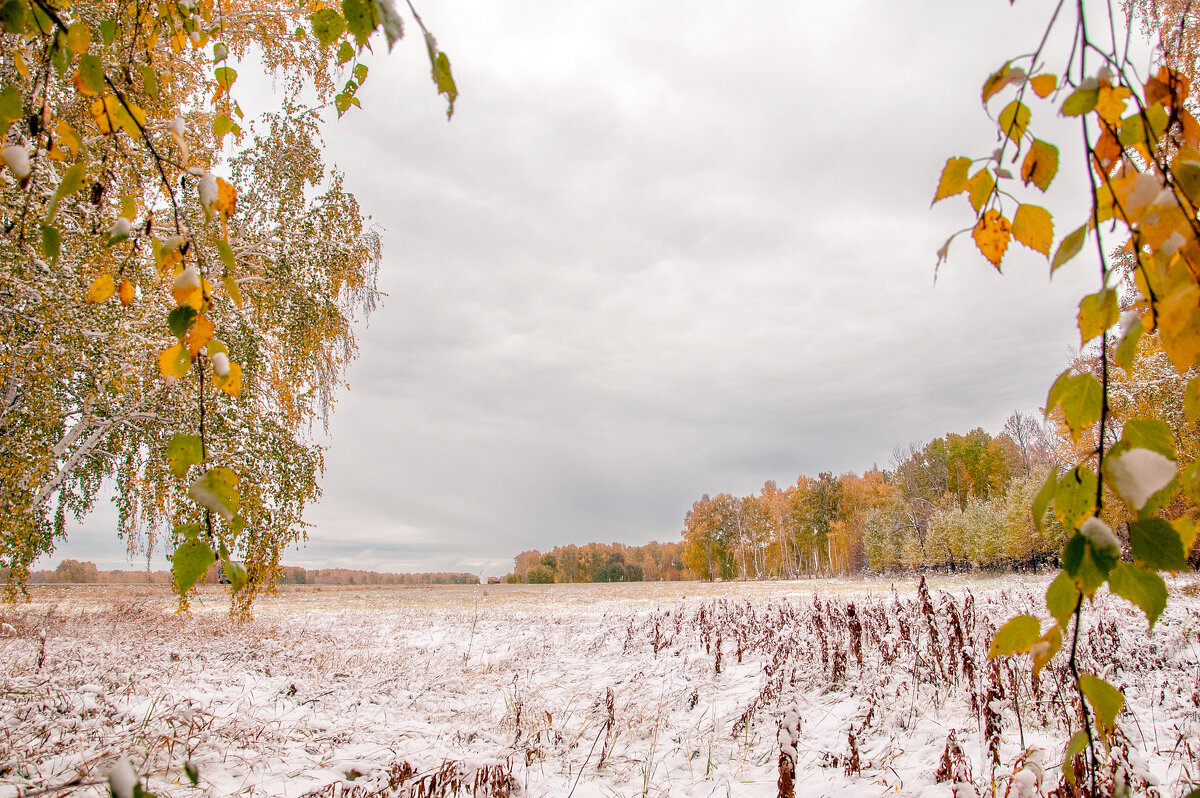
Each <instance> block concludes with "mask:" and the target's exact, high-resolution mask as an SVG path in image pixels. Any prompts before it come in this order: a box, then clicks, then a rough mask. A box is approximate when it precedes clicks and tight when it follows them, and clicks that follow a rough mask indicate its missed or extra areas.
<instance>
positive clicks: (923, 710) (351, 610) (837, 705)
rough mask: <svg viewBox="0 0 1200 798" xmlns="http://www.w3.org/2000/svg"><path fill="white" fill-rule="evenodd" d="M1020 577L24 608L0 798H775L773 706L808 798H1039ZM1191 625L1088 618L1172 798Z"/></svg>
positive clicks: (1053, 705)
mask: <svg viewBox="0 0 1200 798" xmlns="http://www.w3.org/2000/svg"><path fill="white" fill-rule="evenodd" d="M1022 580H1023V578H1022V577H1015V576H1014V577H1009V578H1006V579H1003V580H998V579H990V580H983V579H978V578H976V579H965V578H959V579H945V578H942V579H931V582H930V587H931V591H930V597H929V598H930V605H931V607H932V610H933V611H932V613H930V612H928V611H922V602H921V601H920V599H919V595H918V593H917V591H916V587H915V583H913V582H897V583H896V585H895V590H893V589H892V587H891V585H890V583H889V582H888V581H876V582H849V581H829V580H821V581H804V582H775V583H730V584H713V585H710V584H697V583H674V584H644V585H557V586H544V587H542V586H537V587H535V586H528V587H526V586H517V585H504V586H487V587H439V588H388V589H359V590H355V589H338V588H324V589H322V588H313V587H310V588H293V589H287V590H284V591H281V593H280V595H279V596H277V597H272V598H268V599H265V600H263V601H261V603H259V604H258V605H257V607H256V619H255V620H254V621H253V622H250V623H247V624H245V625H243V626H241V627H234V626H231V625H230V623H229V620H228V617H227V615H226V610H227V604H226V602H225V600H223V598H222V596H221V594H220V593H218V592H215V591H213V592H205V593H203V594H202V596H201V598H200V599H199V600H198V601H196V602H195V604H194V611H193V614H192V616H191V617H190V618H179V617H176V616H175V615H174V614H173V612H172V609H173V603H172V600H171V596H170V595H169V593H167V592H166V591H165V590H161V589H156V588H148V587H123V586H111V587H107V586H106V587H70V586H46V587H38V588H35V589H34V590H33V593H32V596H33V600H32V602H31V603H29V604H23V605H16V606H0V622H2V623H3V624H4V625H0V662H2V663H3V669H2V671H0V719H2V721H3V723H2V724H0V725H2V731H3V733H2V734H0V796H13V795H25V796H33V795H37V794H47V795H64V794H72V795H100V794H107V783H106V781H105V776H106V775H107V773H108V772H109V770H110V769H111V767H112V766H113V763H114V762H115V761H117V760H118V759H119V758H121V757H123V756H124V757H128V760H129V761H130V762H131V763H132V765H133V767H134V769H135V770H136V771H137V772H138V773H140V774H143V775H144V776H145V777H146V778H147V779H148V784H147V786H148V788H149V789H150V790H151V791H152V792H154V793H156V794H158V795H160V796H162V795H172V796H193V795H194V796H199V795H201V794H205V795H212V796H226V795H238V796H288V797H289V798H299V796H312V798H324V797H325V796H330V798H332V796H338V795H344V796H361V797H363V798H365V796H375V795H380V796H385V795H436V796H442V795H454V794H463V795H471V794H478V795H480V796H492V795H500V796H502V795H526V796H570V795H573V796H578V797H579V798H589V797H595V796H635V795H647V796H774V795H776V794H777V778H778V775H779V760H780V743H779V739H778V737H779V729H780V721H781V718H782V717H783V716H784V713H785V711H786V709H787V708H788V707H789V706H793V707H794V709H793V711H796V710H798V715H799V724H798V734H797V739H796V743H795V749H796V758H797V762H796V771H797V773H796V785H795V794H796V795H797V796H804V797H807V796H814V798H815V797H816V796H822V795H830V796H832V795H846V796H850V795H884V794H889V795H910V796H918V795H919V796H947V798H949V796H952V795H954V794H955V789H954V788H953V787H952V786H951V782H950V781H945V780H943V781H941V782H939V781H938V780H937V779H938V775H939V774H938V771H939V767H940V766H941V767H942V768H943V771H944V772H943V774H942V775H943V776H945V775H946V773H945V771H946V770H949V771H953V772H954V775H955V777H956V778H957V779H958V780H960V781H962V782H967V783H969V784H970V785H971V787H970V788H965V787H960V788H959V789H958V791H957V792H958V795H960V796H961V795H980V796H983V795H992V794H993V793H992V787H993V785H995V786H996V788H997V790H998V792H997V793H996V794H998V795H1001V796H1003V795H1005V791H1006V790H1007V789H1008V787H1009V782H1010V777H1011V775H1012V773H1013V771H1014V769H1015V768H1017V767H1019V766H1021V765H1022V764H1024V765H1027V769H1026V771H1025V772H1024V773H1023V774H1022V775H1021V776H1020V777H1019V778H1018V779H1017V780H1015V781H1014V789H1013V793H1012V794H1013V795H1016V794H1017V790H1016V784H1017V782H1019V783H1020V785H1024V786H1028V785H1032V784H1033V782H1034V781H1035V780H1036V778H1035V777H1036V776H1038V775H1039V773H1038V771H1039V767H1038V764H1037V763H1038V762H1039V761H1040V762H1041V763H1042V765H1043V766H1044V779H1043V784H1042V789H1043V790H1047V791H1048V790H1049V789H1051V788H1053V786H1054V785H1055V784H1056V783H1057V782H1058V779H1059V776H1060V770H1059V766H1058V763H1059V762H1060V760H1061V753H1062V748H1063V741H1065V740H1066V739H1067V737H1068V736H1069V734H1068V733H1067V732H1066V731H1065V729H1066V725H1065V722H1066V719H1067V717H1068V715H1069V714H1070V712H1071V710H1070V709H1069V708H1068V704H1067V702H1065V701H1064V698H1065V697H1066V696H1067V695H1068V694H1067V693H1065V692H1064V691H1065V690H1066V689H1067V687H1068V685H1067V684H1066V682H1065V681H1064V680H1065V671H1064V670H1063V669H1062V668H1061V667H1056V668H1051V669H1048V672H1047V673H1044V674H1043V676H1042V678H1041V680H1040V684H1039V685H1038V687H1037V689H1036V690H1035V689H1034V688H1033V687H1032V686H1031V682H1030V679H1029V674H1028V664H1027V663H1023V664H1021V665H1020V666H1019V669H1018V670H1011V669H1010V668H1009V667H1008V666H1004V667H1001V668H992V667H990V666H989V664H988V662H987V659H986V653H987V644H988V641H989V640H990V635H991V631H992V630H994V629H995V628H996V627H997V626H998V625H999V624H1000V623H1002V622H1003V621H1004V620H1005V619H1007V618H1008V617H1010V616H1011V615H1013V614H1016V613H1019V612H1027V611H1034V612H1035V614H1036V608H1037V607H1038V606H1039V604H1040V595H1041V592H1042V591H1043V590H1044V587H1045V582H1044V580H1041V579H1028V578H1024V581H1022ZM1018 585H1020V586H1018ZM851 606H853V611H851ZM1198 609H1200V581H1197V580H1196V579H1195V578H1194V577H1186V578H1185V577H1181V578H1180V579H1178V580H1176V582H1175V583H1174V584H1173V586H1172V595H1171V603H1170V607H1169V608H1168V610H1167V613H1166V614H1165V615H1164V617H1163V618H1162V619H1161V620H1160V621H1159V623H1158V626H1157V627H1156V628H1155V630H1154V633H1153V634H1152V635H1149V636H1147V634H1146V628H1145V621H1144V619H1143V618H1142V617H1141V616H1140V615H1139V614H1138V613H1137V612H1136V611H1134V610H1132V609H1130V608H1129V607H1128V606H1127V605H1125V604H1124V603H1123V602H1119V601H1115V600H1112V599H1108V598H1104V599H1101V600H1099V601H1098V602H1097V603H1096V605H1095V607H1094V608H1092V609H1090V610H1089V611H1088V617H1089V618H1090V619H1091V622H1092V624H1093V625H1092V628H1091V630H1090V631H1089V632H1088V633H1087V634H1085V635H1084V637H1083V638H1082V639H1081V641H1080V650H1081V652H1082V656H1083V662H1084V666H1085V667H1087V668H1089V669H1093V668H1096V667H1097V666H1096V665H1095V664H1094V663H1095V661H1096V657H1099V658H1100V660H1101V661H1102V662H1104V663H1117V665H1115V666H1112V665H1110V666H1107V668H1106V669H1103V675H1104V676H1106V677H1107V678H1108V679H1109V680H1110V681H1112V682H1113V683H1114V684H1116V685H1118V686H1120V687H1121V688H1122V689H1123V690H1124V692H1125V696H1126V706H1127V709H1126V711H1125V712H1124V713H1123V714H1122V716H1121V718H1120V720H1119V726H1120V729H1119V740H1120V741H1121V742H1120V744H1119V745H1117V746H1115V747H1114V751H1116V756H1117V757H1118V758H1119V759H1120V760H1121V761H1122V762H1126V763H1127V765H1125V767H1126V768H1127V770H1128V771H1129V773H1130V774H1132V776H1133V780H1134V782H1135V783H1141V781H1142V780H1148V781H1149V782H1151V783H1157V784H1158V785H1159V787H1158V789H1159V791H1160V792H1161V794H1162V795H1167V796H1175V795H1181V794H1183V793H1184V792H1186V791H1187V789H1190V785H1191V784H1192V781H1191V780H1192V779H1195V778H1197V777H1198V773H1200V766H1198V764H1197V763H1198V761H1200V760H1198V757H1200V709H1198V704H1200V645H1198V644H1197V641H1196V637H1197V633H1198V630H1197V619H1198V618H1200V614H1198V612H1197V610H1198ZM1042 614H1044V613H1042ZM931 620H932V624H931V623H930V621H931ZM960 638H961V642H960ZM856 640H857V641H858V642H857V644H856V643H855V641H856ZM860 655H861V663H860ZM1060 665H1061V662H1060ZM1017 707H1019V708H1020V721H1018V713H1017V711H1016V710H1017ZM989 730H990V737H991V738H992V739H994V740H995V741H997V742H998V750H997V753H998V758H999V764H998V765H994V764H993V760H992V758H991V754H990V753H989ZM951 737H953V739H954V740H955V741H956V742H957V746H958V747H959V748H960V750H961V754H960V755H958V756H954V757H950V758H949V760H952V761H947V763H946V764H945V765H943V761H942V760H943V755H944V753H945V752H946V751H947V748H948V746H947V740H948V738H951ZM1022 740H1023V742H1022ZM1038 747H1040V748H1042V749H1045V750H1044V751H1041V752H1037V751H1035V752H1034V753H1033V754H1031V755H1027V756H1024V757H1023V754H1025V752H1026V750H1027V749H1030V748H1038ZM188 761H190V762H192V763H194V764H195V765H196V766H197V768H198V769H199V774H200V782H199V787H198V788H197V787H193V786H191V783H190V781H189V779H188V778H187V776H186V775H185V774H184V765H185V762H188ZM68 784H70V785H73V786H72V787H68V788H65V789H62V790H59V789H57V788H58V787H59V786H60V785H68ZM1185 787H1186V788H1187V789H1185ZM48 788H53V789H48Z"/></svg>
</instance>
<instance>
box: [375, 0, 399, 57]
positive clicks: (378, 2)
mask: <svg viewBox="0 0 1200 798" xmlns="http://www.w3.org/2000/svg"><path fill="white" fill-rule="evenodd" d="M375 11H376V12H377V13H378V14H379V20H380V22H382V23H383V35H384V37H385V38H386V39H387V43H388V52H389V53H390V52H391V51H392V45H393V44H395V43H396V42H398V41H400V39H402V38H403V37H404V18H403V17H401V16H400V15H399V14H397V13H396V7H395V6H394V5H393V4H392V0H375Z"/></svg>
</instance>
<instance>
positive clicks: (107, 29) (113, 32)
mask: <svg viewBox="0 0 1200 798" xmlns="http://www.w3.org/2000/svg"><path fill="white" fill-rule="evenodd" d="M100 38H101V39H102V40H103V41H104V44H105V46H106V47H107V46H108V45H110V44H112V43H113V42H114V41H116V38H117V22H116V20H112V19H106V20H104V21H103V22H101V23H100Z"/></svg>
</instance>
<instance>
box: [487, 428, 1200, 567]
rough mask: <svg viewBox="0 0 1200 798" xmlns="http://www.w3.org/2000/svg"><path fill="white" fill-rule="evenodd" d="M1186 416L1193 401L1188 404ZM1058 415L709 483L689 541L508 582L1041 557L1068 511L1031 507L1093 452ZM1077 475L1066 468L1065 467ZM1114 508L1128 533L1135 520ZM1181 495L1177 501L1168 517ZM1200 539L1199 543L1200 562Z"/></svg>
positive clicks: (563, 563)
mask: <svg viewBox="0 0 1200 798" xmlns="http://www.w3.org/2000/svg"><path fill="white" fill-rule="evenodd" d="M1179 415H1180V416H1182V413H1179ZM1079 446H1080V445H1079V444H1076V443H1075V442H1073V441H1072V440H1071V439H1070V438H1069V437H1066V436H1064V435H1062V434H1060V433H1059V432H1058V430H1057V428H1056V425H1055V424H1053V423H1049V424H1047V423H1043V422H1041V421H1040V420H1039V419H1037V418H1035V417H1033V416H1031V415H1027V414H1024V413H1020V412H1015V413H1013V414H1012V415H1011V416H1010V417H1009V419H1008V421H1007V422H1006V423H1005V426H1004V430H1003V431H1002V432H1001V433H1000V434H999V435H996V436H992V435H990V434H988V433H987V432H985V431H984V430H983V429H979V428H977V429H973V430H971V431H969V432H967V433H965V434H957V433H947V434H946V435H944V436H942V437H940V438H935V439H934V440H932V441H929V442H928V443H924V444H909V445H907V446H903V447H897V448H896V450H895V451H894V452H893V455H892V462H891V463H890V464H889V468H888V469H886V470H885V469H880V468H878V467H876V468H872V469H871V470H869V471H867V472H865V473H863V474H862V475H858V474H853V473H847V474H842V475H840V476H834V475H833V474H832V473H830V472H822V473H820V474H818V475H817V476H816V477H809V476H804V475H801V476H800V477H798V478H797V479H796V482H795V483H794V484H792V485H789V486H787V487H784V488H781V487H779V486H778V485H777V484H776V483H775V482H773V481H768V482H766V483H764V484H763V486H762V488H761V490H759V491H758V492H757V493H756V494H751V495H749V496H736V495H733V494H730V493H718V494H717V495H715V496H710V495H708V494H705V495H703V496H701V497H700V498H699V499H698V500H696V501H695V502H694V503H693V504H692V507H691V509H689V510H688V511H687V512H686V514H685V515H684V519H683V530H682V532H681V536H682V538H683V539H682V541H680V542H678V543H650V544H647V545H645V546H624V545H622V544H620V543H612V544H602V543H589V544H587V545H585V546H557V547H555V548H554V549H552V550H551V551H549V552H547V553H542V552H539V551H525V552H521V553H520V554H518V555H517V556H516V558H515V568H514V569H513V572H512V573H510V574H509V575H508V576H507V577H506V580H507V581H509V582H527V583H549V582H637V581H643V580H644V581H654V580H675V579H708V580H712V579H793V578H797V577H802V576H832V575H853V574H860V573H884V572H892V571H917V570H925V569H941V570H948V571H954V570H973V569H1005V568H1017V569H1037V568H1039V567H1042V566H1045V565H1050V564H1053V563H1055V562H1056V561H1057V558H1058V555H1059V552H1060V550H1061V548H1062V544H1063V541H1064V539H1065V532H1064V530H1063V527H1062V524H1061V523H1060V522H1059V520H1058V519H1057V518H1055V517H1054V516H1053V515H1052V514H1049V513H1047V514H1046V516H1045V517H1044V518H1043V519H1042V523H1041V524H1040V525H1038V524H1035V523H1034V519H1033V516H1032V513H1031V512H1030V507H1031V506H1032V504H1033V499H1034V496H1035V495H1036V494H1037V493H1038V491H1039V490H1040V489H1041V486H1042V484H1043V482H1044V480H1045V479H1046V475H1047V473H1048V472H1049V471H1050V468H1051V467H1052V466H1054V465H1055V464H1061V463H1069V462H1079V461H1080V460H1082V459H1083V458H1084V456H1085V455H1084V454H1082V453H1081V452H1080V451H1079V450H1078V449H1079ZM1064 479H1065V477H1064ZM1111 504H1112V506H1113V508H1114V509H1112V510H1109V511H1108V515H1109V516H1112V517H1111V519H1110V521H1111V522H1112V526H1113V528H1114V529H1116V530H1118V534H1124V532H1123V531H1122V530H1123V524H1122V523H1121V522H1122V520H1123V519H1121V518H1118V517H1116V516H1115V515H1114V514H1115V513H1117V512H1119V510H1118V509H1116V508H1119V504H1118V503H1117V502H1112V503H1111ZM1171 510H1172V508H1168V516H1170V515H1171ZM1198 552H1200V544H1198V547H1197V548H1196V549H1193V554H1192V560H1193V563H1195V561H1196V558H1197V553H1198Z"/></svg>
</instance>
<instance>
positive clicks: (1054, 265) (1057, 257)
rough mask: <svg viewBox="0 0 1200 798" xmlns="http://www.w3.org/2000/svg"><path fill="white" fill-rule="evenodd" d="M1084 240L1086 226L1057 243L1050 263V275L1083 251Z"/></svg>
mask: <svg viewBox="0 0 1200 798" xmlns="http://www.w3.org/2000/svg"><path fill="white" fill-rule="evenodd" d="M1086 238H1087V225H1086V224H1085V225H1084V226H1083V227H1080V228H1079V229H1078V230H1076V231H1075V232H1073V233H1071V234H1069V235H1068V236H1067V237H1066V238H1064V239H1063V240H1062V241H1061V242H1060V243H1059V245H1058V249H1056V250H1055V251H1054V259H1053V260H1052V261H1051V262H1050V274H1054V272H1056V271H1057V270H1058V268H1059V267H1060V266H1062V265H1063V264H1064V263H1066V262H1067V261H1069V260H1071V258H1073V257H1075V256H1076V255H1078V254H1079V252H1080V250H1082V249H1083V242H1084V239H1086Z"/></svg>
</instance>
